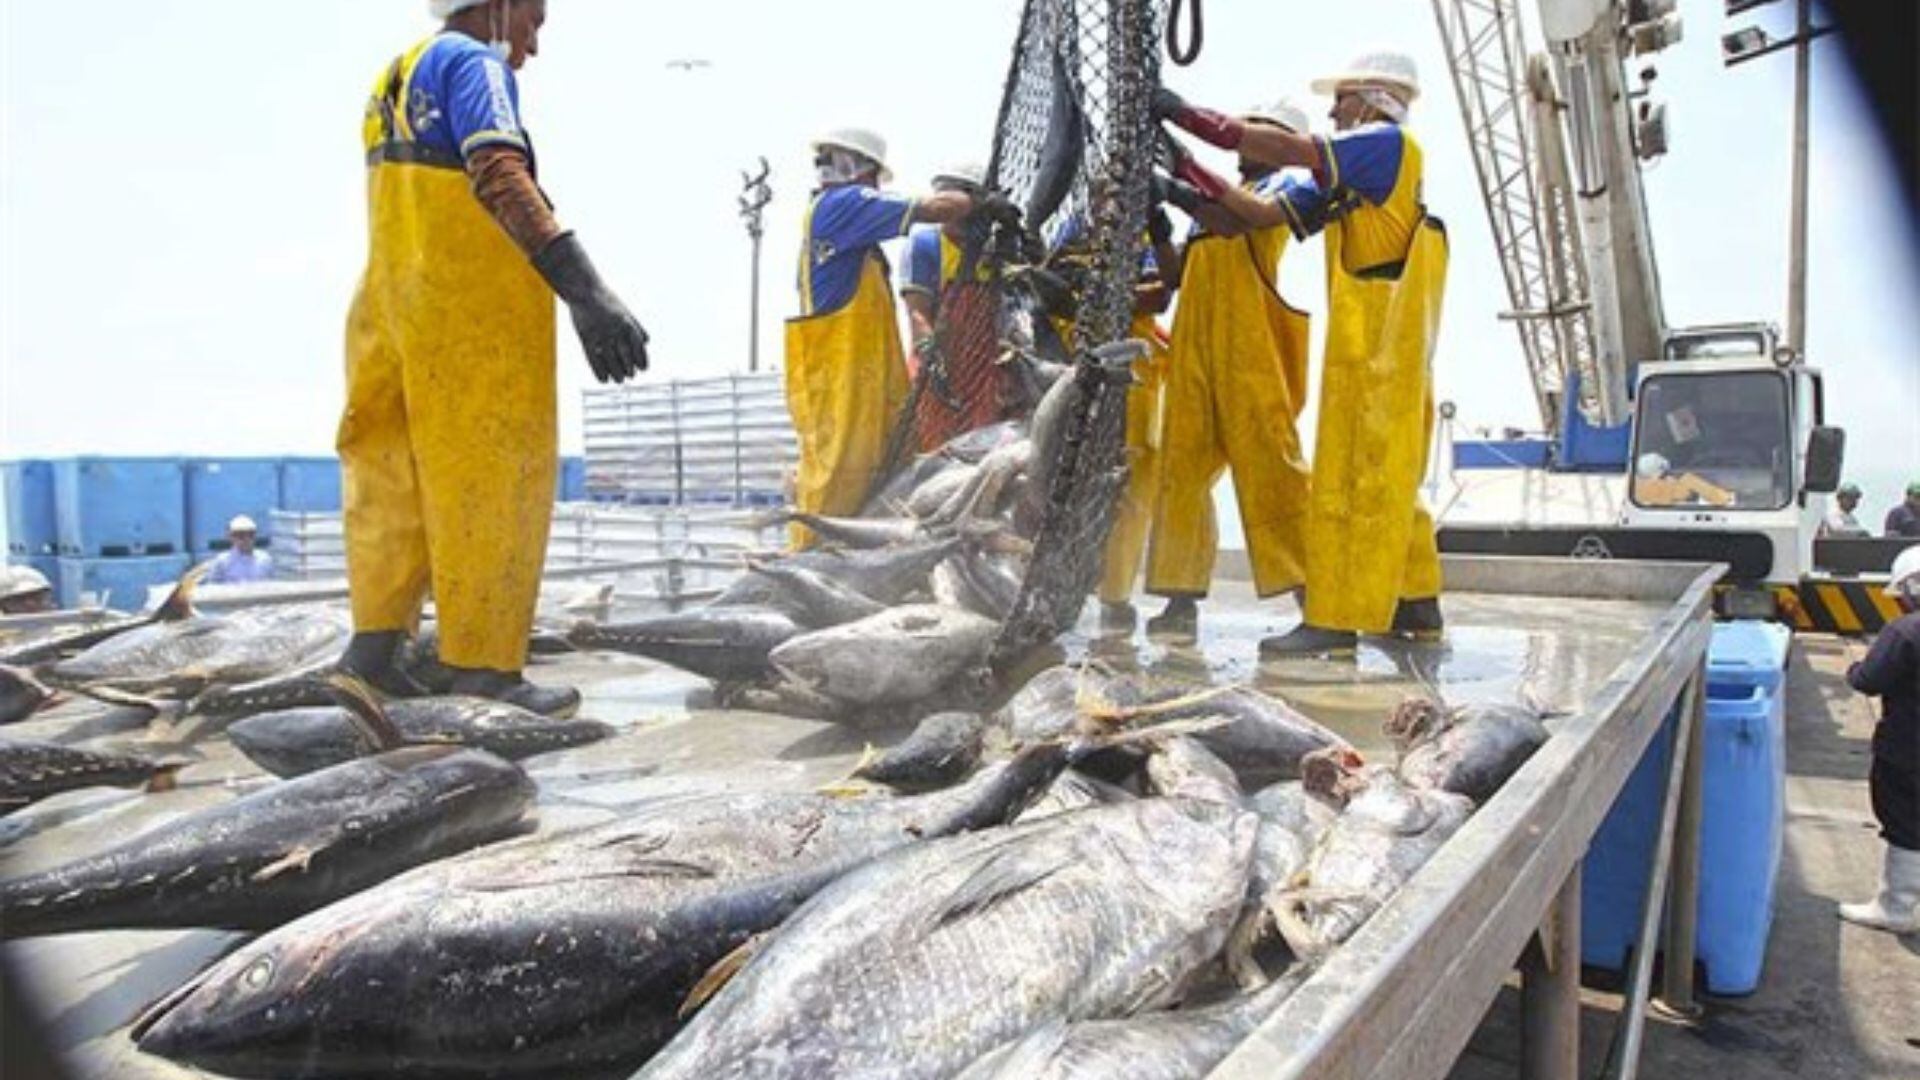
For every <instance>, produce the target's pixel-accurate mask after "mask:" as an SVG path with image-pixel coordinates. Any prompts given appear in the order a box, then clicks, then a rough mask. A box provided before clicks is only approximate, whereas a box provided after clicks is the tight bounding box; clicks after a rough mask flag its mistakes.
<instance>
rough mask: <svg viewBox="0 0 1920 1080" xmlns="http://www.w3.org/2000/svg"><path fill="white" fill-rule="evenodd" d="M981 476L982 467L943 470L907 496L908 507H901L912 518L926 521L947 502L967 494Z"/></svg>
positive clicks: (959, 467)
mask: <svg viewBox="0 0 1920 1080" xmlns="http://www.w3.org/2000/svg"><path fill="white" fill-rule="evenodd" d="M979 475H980V466H978V465H961V466H958V467H956V468H952V469H945V470H942V471H941V472H940V473H938V474H936V475H935V476H934V477H933V478H932V479H930V480H928V481H927V482H926V483H924V484H921V485H920V486H919V487H917V488H915V489H913V493H912V494H910V495H908V496H907V501H906V505H904V506H903V507H901V509H903V510H905V511H906V512H907V514H908V515H909V516H910V517H912V518H917V519H925V518H930V517H933V516H934V515H935V514H938V513H939V512H940V508H941V507H943V506H945V505H946V504H947V500H949V499H951V498H953V497H954V496H955V495H959V494H961V493H963V492H965V491H966V490H967V488H968V486H969V485H971V484H972V483H973V482H974V480H975V479H976V478H977V477H978V476H979Z"/></svg>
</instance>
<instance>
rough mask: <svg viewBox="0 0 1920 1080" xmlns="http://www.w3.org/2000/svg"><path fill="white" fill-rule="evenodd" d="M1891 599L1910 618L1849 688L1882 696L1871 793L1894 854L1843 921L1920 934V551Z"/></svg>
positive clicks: (1901, 558) (1897, 567) (1860, 666)
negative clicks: (1876, 887)
mask: <svg viewBox="0 0 1920 1080" xmlns="http://www.w3.org/2000/svg"><path fill="white" fill-rule="evenodd" d="M1887 595H1888V596H1889V597H1892V598H1893V601H1894V603H1896V604H1898V605H1899V606H1900V610H1901V611H1902V612H1903V613H1904V614H1902V615H1901V616H1900V617H1899V618H1898V619H1895V620H1893V621H1892V622H1890V623H1888V624H1887V625H1886V626H1884V627H1882V628H1881V629H1880V634H1879V636H1878V637H1876V638H1874V639H1873V647H1872V648H1871V649H1869V650H1868V651H1867V658H1866V659H1865V660H1862V661H1860V662H1859V663H1857V664H1854V665H1853V666H1852V667H1850V668H1848V669H1847V685H1848V686H1851V687H1853V688H1854V690H1855V691H1857V692H1859V693H1862V694H1867V695H1870V696H1873V697H1877V698H1879V699H1880V722H1879V723H1878V724H1877V725H1875V726H1874V729H1873V764H1872V765H1871V766H1870V767H1869V771H1868V774H1867V788H1868V791H1869V793H1870V795H1871V797H1872V800H1873V816H1874V817H1875V818H1877V819H1879V822H1880V838H1881V839H1882V840H1884V841H1886V844H1887V854H1886V861H1885V863H1884V864H1883V867H1882V870H1881V877H1880V892H1879V894H1878V895H1876V896H1875V897H1874V898H1873V899H1872V900H1869V901H1867V902H1866V903H1864V904H1841V905H1840V917H1841V918H1842V919H1845V920H1847V921H1848V922H1851V923H1859V924H1860V925H1861V926H1870V927H1873V928H1874V929H1876V930H1887V931H1891V932H1892V933H1895V934H1912V933H1920V546H1915V547H1910V548H1908V549H1906V550H1905V551H1903V552H1901V553H1900V554H1899V555H1898V556H1897V557H1895V559H1894V560H1893V574H1892V577H1891V578H1890V579H1889V580H1888V581H1887Z"/></svg>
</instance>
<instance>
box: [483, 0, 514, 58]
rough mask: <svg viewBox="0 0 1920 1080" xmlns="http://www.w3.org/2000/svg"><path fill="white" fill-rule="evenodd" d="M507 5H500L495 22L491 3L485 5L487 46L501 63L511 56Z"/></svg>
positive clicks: (511, 45)
mask: <svg viewBox="0 0 1920 1080" xmlns="http://www.w3.org/2000/svg"><path fill="white" fill-rule="evenodd" d="M508 6H509V5H505V4H503V5H501V7H500V17H499V21H498V23H496V22H495V20H494V14H493V12H494V8H493V5H491V4H489V5H487V36H488V41H487V48H488V50H489V51H491V52H492V53H493V55H494V57H495V58H496V59H498V60H499V61H500V62H501V63H503V64H504V63H506V62H507V61H508V60H510V59H512V58H513V42H511V41H509V40H507V18H508V11H507V8H508Z"/></svg>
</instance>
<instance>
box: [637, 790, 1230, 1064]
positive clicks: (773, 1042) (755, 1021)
mask: <svg viewBox="0 0 1920 1080" xmlns="http://www.w3.org/2000/svg"><path fill="white" fill-rule="evenodd" d="M1254 826H1255V819H1254V818H1253V816H1252V815H1250V814H1246V813H1243V812H1241V811H1239V810H1234V809H1230V808H1227V807H1221V806H1215V805H1211V804H1205V803H1194V802H1189V801H1185V800H1175V799H1145V800H1141V801H1139V802H1135V803H1129V804H1125V805H1121V806H1113V807H1101V808H1097V809H1091V810H1083V811H1079V812H1076V813H1072V814H1063V815H1060V816H1058V817H1054V818H1049V819H1047V820H1045V821H1041V822H1037V823H1035V824H1031V825H1018V826H1015V827H1013V828H1012V829H1010V830H1004V831H1003V830H995V831H992V832H988V833H980V834H975V835H971V836H962V837H954V838H950V839H947V840H939V841H933V842H930V843H926V844H918V845H915V846H913V847H910V848H907V849H905V850H903V851H899V852H896V853H894V854H893V855H890V856H886V857H883V858H881V859H878V860H875V861H874V862H871V863H869V864H867V865H866V866H864V867H862V868H861V869H859V870H856V871H854V872H853V873H851V874H848V875H846V876H845V877H842V878H841V879H839V880H838V881H836V882H834V883H833V884H832V885H830V886H828V887H827V888H825V889H823V890H821V891H820V892H819V893H818V894H816V895H815V896H814V897H813V899H811V900H809V901H808V902H807V903H806V904H805V905H804V906H802V907H801V908H800V910H798V911H796V912H795V913H794V914H793V916H792V917H791V918H790V919H788V920H787V922H786V923H785V924H783V925H782V926H781V928H780V931H779V932H778V933H777V934H775V935H774V936H773V937H772V939H771V940H770V941H769V942H768V944H767V945H766V946H765V947H764V948H762V949H761V950H759V952H758V955H756V956H754V957H753V958H752V960H750V961H748V963H747V964H746V966H745V968H744V969H743V970H742V971H741V972H740V973H739V974H738V975H737V976H735V977H734V978H733V979H732V981H730V982H729V983H727V985H725V986H724V987H722V988H721V990H720V991H719V993H718V994H716V995H715V996H714V997H713V999H712V1000H711V1001H710V1002H709V1003H708V1004H707V1005H706V1007H705V1008H704V1009H703V1010H702V1011H701V1012H700V1013H699V1015H697V1016H695V1017H694V1019H693V1020H692V1022H690V1023H689V1024H688V1025H687V1027H686V1029H685V1030H684V1031H682V1032H681V1033H680V1035H679V1036H678V1037H676V1038H675V1039H674V1041H673V1042H672V1043H670V1044H669V1045H668V1046H667V1048H666V1049H665V1050H663V1051H661V1053H660V1054H659V1056H657V1057H655V1058H654V1059H653V1061H652V1062H650V1063H649V1064H648V1065H647V1067H646V1068H645V1069H643V1070H641V1071H640V1072H639V1073H638V1074H637V1076H638V1077H639V1078H643V1080H675V1078H680V1077H701V1078H705V1077H710V1076H747V1075H751V1076H756V1077H764V1078H773V1077H813V1076H825V1075H837V1076H887V1077H896V1078H900V1080H912V1078H916V1077H946V1076H951V1075H952V1074H954V1073H956V1072H958V1071H959V1070H961V1069H963V1068H965V1067H966V1066H967V1065H969V1064H971V1063H972V1062H973V1061H974V1060H975V1059H976V1058H978V1057H980V1056H981V1055H983V1054H985V1053H987V1052H988V1051H990V1050H992V1049H994V1048H995V1047H998V1046H999V1045H1001V1044H1002V1043H1005V1042H1008V1041H1010V1040H1012V1039H1017V1038H1020V1037H1021V1036H1023V1035H1025V1034H1027V1033H1028V1032H1030V1031H1032V1030H1033V1029H1034V1028H1036V1027H1039V1026H1041V1025H1043V1024H1046V1023H1049V1022H1059V1021H1066V1022H1072V1021H1077V1020H1090V1019H1099V1018H1104V1017H1116V1016H1126V1015H1130V1014H1132V1013H1135V1012H1138V1011H1140V1010H1143V1009H1151V1008H1154V1007H1157V1006H1162V1005H1165V1004H1168V1003H1171V1002H1172V1001H1175V1000H1177V999H1178V998H1179V996H1180V995H1181V993H1182V991H1183V990H1184V988H1185V983H1186V981H1187V980H1188V978H1190V977H1191V976H1192V975H1193V974H1194V973H1195V972H1197V971H1199V970H1200V969H1201V967H1202V966H1203V965H1204V964H1206V962H1207V961H1208V960H1209V959H1210V958H1211V957H1212V956H1213V954H1214V953H1215V952H1216V951H1218V949H1219V948H1220V946H1221V944H1222V942H1223V941H1224V939H1225V938H1226V935H1227V931H1228V928H1229V927H1230V925H1231V924H1232V922H1233V921H1234V919H1235V917H1236V916H1237V914H1238V912H1239V909H1240V903H1241V897H1242V894H1243V893H1244V892H1245V890H1246V871H1247V857H1248V853H1249V850H1250V849H1251V847H1252V844H1253V831H1254Z"/></svg>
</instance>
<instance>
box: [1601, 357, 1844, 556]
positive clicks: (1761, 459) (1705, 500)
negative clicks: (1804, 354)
mask: <svg viewBox="0 0 1920 1080" xmlns="http://www.w3.org/2000/svg"><path fill="white" fill-rule="evenodd" d="M1824 413H1825V395H1824V392H1823V389H1822V384H1821V379H1820V373H1819V372H1818V371H1815V370H1813V369H1812V368H1809V367H1807V366H1806V365H1805V364H1803V363H1801V362H1800V360H1799V358H1798V357H1795V356H1793V355H1792V354H1791V352H1786V351H1783V350H1782V349H1781V348H1780V346H1779V343H1778V341H1777V340H1776V337H1775V333H1774V330H1773V328H1772V327H1771V326H1768V325H1766V324H1762V323H1743V324H1737V325H1730V326H1708V327H1697V328H1689V329H1679V330H1673V331H1671V332H1669V333H1668V334H1667V336H1666V341H1665V345H1664V348H1663V350H1662V356H1661V358H1660V360H1658V361H1656V362H1653V363H1647V364H1642V365H1641V366H1640V370H1639V379H1638V382H1637V385H1636V392H1635V395H1634V425H1633V452H1632V457H1631V459H1630V461H1631V464H1632V470H1631V477H1630V481H1629V485H1628V494H1629V498H1628V500H1627V506H1626V509H1625V511H1624V513H1623V515H1622V521H1621V523H1622V524H1624V525H1641V526H1653V527H1661V528H1669V529H1671V528H1698V529H1705V530H1732V531H1736V532H1740V533H1747V534H1750V535H1751V534H1759V535H1763V536H1765V538H1766V540H1767V542H1768V544H1769V545H1770V547H1771V549H1772V551H1771V555H1772V558H1771V560H1770V561H1771V563H1772V566H1771V572H1769V573H1768V574H1767V578H1768V579H1769V580H1772V581H1789V580H1794V579H1797V578H1799V577H1800V576H1801V575H1802V574H1804V573H1805V572H1806V571H1807V570H1808V569H1809V568H1810V566H1811V562H1812V544H1813V537H1814V535H1815V533H1816V532H1817V530H1818V526H1819V523H1820V520H1821V517H1822V515H1824V514H1825V512H1826V505H1825V504H1826V498H1825V497H1826V496H1827V495H1828V494H1830V493H1832V492H1833V491H1834V490H1835V489H1836V488H1838V487H1839V484H1840V466H1841V458H1842V455H1843V452H1844V449H1845V441H1846V440H1845V433H1844V432H1843V431H1841V430H1840V429H1839V428H1833V427H1827V426H1825V424H1824V420H1825V416H1824Z"/></svg>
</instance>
